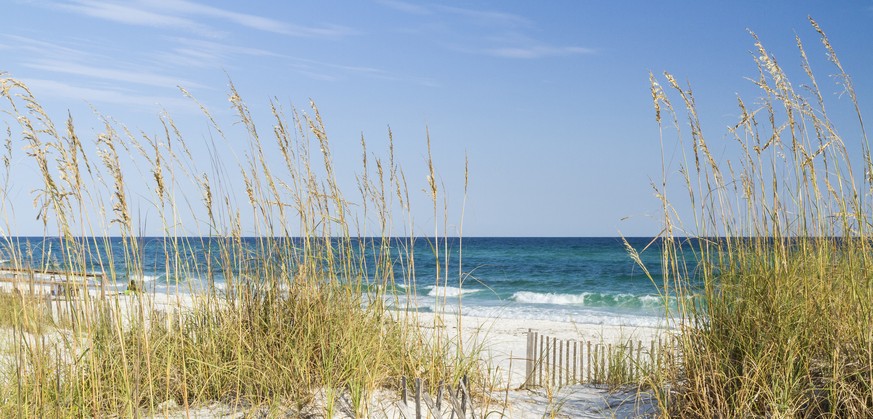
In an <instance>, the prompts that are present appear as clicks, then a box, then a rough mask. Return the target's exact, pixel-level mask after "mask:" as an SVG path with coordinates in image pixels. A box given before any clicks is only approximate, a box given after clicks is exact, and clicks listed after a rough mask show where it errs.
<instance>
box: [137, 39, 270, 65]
mask: <svg viewBox="0 0 873 419" xmlns="http://www.w3.org/2000/svg"><path fill="white" fill-rule="evenodd" d="M166 40H167V41H169V43H170V44H172V45H173V47H171V48H169V49H161V50H158V51H155V52H151V53H148V56H149V57H150V58H151V59H153V61H154V62H156V63H160V64H163V65H165V66H167V65H168V66H172V67H197V68H220V67H232V66H233V63H234V62H236V61H238V60H240V59H246V58H243V57H281V54H278V53H275V52H273V51H268V50H265V49H262V48H252V47H246V46H240V45H233V44H230V43H227V42H213V41H207V40H202V39H193V38H184V37H168V38H166Z"/></svg>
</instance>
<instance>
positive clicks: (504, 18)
mask: <svg viewBox="0 0 873 419" xmlns="http://www.w3.org/2000/svg"><path fill="white" fill-rule="evenodd" d="M436 8H437V9H438V10H442V11H445V12H447V13H450V14H454V15H457V16H461V17H464V18H467V19H469V20H470V21H472V22H474V23H476V24H478V25H492V26H502V27H519V26H532V25H533V23H532V22H531V21H530V20H528V19H527V18H525V17H523V16H519V15H516V14H513V13H506V12H498V11H493V10H476V9H468V8H461V7H451V6H436Z"/></svg>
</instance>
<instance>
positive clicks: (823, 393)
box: [651, 19, 873, 418]
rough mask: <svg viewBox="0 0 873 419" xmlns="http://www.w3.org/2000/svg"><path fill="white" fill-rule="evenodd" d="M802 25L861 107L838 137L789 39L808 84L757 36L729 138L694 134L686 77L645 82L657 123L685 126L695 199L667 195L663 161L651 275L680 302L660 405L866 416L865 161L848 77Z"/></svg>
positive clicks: (870, 387) (872, 379) (714, 411)
mask: <svg viewBox="0 0 873 419" xmlns="http://www.w3.org/2000/svg"><path fill="white" fill-rule="evenodd" d="M810 22H811V24H812V27H813V29H814V30H815V31H816V32H817V34H818V36H819V38H820V41H821V48H822V49H823V50H824V51H823V52H824V53H825V54H826V56H827V59H828V61H829V64H830V65H832V68H831V70H830V71H832V72H835V73H836V75H834V76H833V77H834V79H835V80H836V81H837V83H838V85H839V86H840V87H841V92H839V93H842V95H841V96H840V98H841V100H843V101H845V100H848V101H849V104H850V106H849V107H848V109H850V110H851V109H853V110H854V112H856V115H855V116H854V118H853V117H851V116H850V115H849V116H848V117H847V115H846V114H844V113H843V114H840V115H839V117H840V118H839V119H840V120H841V121H843V122H845V121H849V123H851V121H852V119H854V121H855V123H856V124H857V125H856V126H854V127H848V126H846V127H843V129H844V130H846V131H844V132H852V134H850V135H849V136H848V137H844V136H841V132H840V131H839V130H838V127H837V126H836V124H835V123H834V122H832V119H831V117H832V114H831V113H830V111H831V109H834V108H837V106H835V105H834V104H833V103H831V94H830V92H827V93H826V92H823V91H822V90H821V89H820V84H821V81H820V80H819V79H817V78H816V75H815V73H814V72H813V70H812V66H811V64H810V60H808V56H807V53H806V48H805V47H804V45H803V43H802V42H801V39H800V38H799V37H797V38H796V45H797V51H798V55H799V59H800V63H801V68H802V70H803V73H802V74H803V76H804V77H805V80H803V81H802V84H795V83H792V81H791V80H790V79H789V76H788V74H787V73H786V72H785V71H784V70H783V68H782V67H781V66H780V64H779V63H778V62H777V60H776V57H775V56H774V55H773V54H772V53H771V52H770V51H769V50H767V49H766V48H765V47H764V46H763V44H762V43H761V42H760V40H759V39H758V38H757V37H756V36H755V35H754V34H752V37H753V40H754V45H755V51H754V56H755V58H754V59H755V63H756V64H757V68H758V70H759V74H758V75H757V77H755V78H754V79H753V80H752V82H753V83H754V84H755V85H756V86H757V88H758V89H759V91H760V98H758V99H757V100H756V101H755V102H754V104H752V102H747V101H744V100H743V99H738V107H739V109H738V110H739V114H740V118H739V121H738V122H737V124H736V125H735V126H733V127H731V128H730V130H729V136H728V138H729V141H728V144H727V145H725V144H721V143H718V144H717V145H715V144H714V143H713V142H711V141H710V140H708V139H707V138H706V137H705V135H704V130H703V128H702V123H701V120H700V118H699V115H698V112H697V106H696V104H695V101H694V96H693V94H692V91H691V89H690V88H688V87H684V86H682V85H680V84H679V83H678V82H677V81H676V79H675V78H674V77H673V76H672V75H670V74H664V76H663V80H665V81H662V80H658V79H657V78H655V77H653V78H652V83H651V86H652V97H653V100H654V105H655V110H656V116H657V121H658V123H659V124H660V125H661V126H662V127H663V129H662V133H663V132H664V131H668V130H672V129H675V130H676V131H677V132H680V133H679V134H678V139H679V145H678V149H679V150H682V154H681V159H682V167H681V168H680V170H679V174H680V176H681V178H682V179H683V181H684V184H685V185H684V186H685V190H686V191H687V199H688V202H689V203H690V206H691V207H690V208H688V210H687V211H686V209H685V208H682V209H676V208H674V207H673V206H672V204H671V197H673V198H675V195H671V193H672V192H673V191H675V189H671V190H669V191H668V190H667V182H666V180H667V178H669V177H671V176H672V175H671V173H670V172H669V170H670V169H669V166H668V163H666V160H667V159H668V158H667V157H665V164H664V167H665V181H664V183H662V184H660V185H656V190H657V191H658V194H659V196H660V197H661V199H662V204H663V211H664V221H665V233H664V236H665V237H664V238H663V246H664V253H663V262H664V264H665V274H664V277H663V282H662V286H663V287H664V289H665V293H667V294H669V293H676V294H678V295H679V296H680V298H679V301H680V302H682V304H681V305H680V307H679V309H678V311H676V312H673V313H671V316H673V318H674V319H676V320H677V323H678V324H680V325H681V327H682V328H681V332H682V333H681V335H680V336H679V344H680V356H679V357H678V361H677V364H676V366H675V368H672V369H669V368H668V369H665V370H664V371H662V376H661V377H660V381H659V383H658V384H659V385H658V386H657V388H660V389H662V392H661V394H660V395H659V400H660V403H661V404H662V408H663V409H664V412H666V413H668V414H670V415H675V416H680V417H707V418H709V417H819V416H826V417H871V416H873V307H871V304H873V266H871V262H873V260H871V257H873V254H871V250H873V229H871V221H873V220H871V214H873V212H871V211H873V201H871V196H873V195H871V192H873V177H871V173H873V162H871V154H870V148H869V144H868V140H867V135H866V131H865V128H864V121H863V119H862V115H861V112H860V106H859V105H858V98H857V97H856V93H855V90H854V87H853V85H852V80H851V78H850V77H849V76H848V75H847V73H846V72H845V71H844V69H843V67H842V65H841V63H840V61H839V59H838V58H837V55H836V53H835V52H834V48H833V47H832V46H831V44H830V41H829V40H828V38H827V36H826V35H825V33H824V32H823V31H822V30H821V28H820V27H819V26H818V24H817V23H816V22H815V21H813V20H812V19H810ZM662 83H663V84H662ZM674 102H678V103H677V104H676V106H674ZM844 107H845V106H844ZM682 109H684V111H682ZM850 112H851V111H850ZM680 119H684V120H685V123H680V122H679V121H680ZM686 132H687V133H686ZM689 137H690V140H688V139H687V138H689ZM662 139H663V135H662ZM662 141H663V140H662ZM663 147H664V149H665V151H666V150H667V149H669V148H670V147H667V146H666V145H664V146H663ZM713 149H718V150H726V151H724V152H721V151H720V152H719V153H715V152H713ZM668 192H669V193H668ZM674 201H675V199H674ZM680 214H687V215H688V216H689V217H690V218H692V220H691V221H689V220H687V219H686V220H685V221H686V222H685V223H683V222H682V220H680V217H679V215H680ZM682 236H693V237H695V238H696V239H695V240H689V241H688V242H683V239H682V238H681V237H682ZM683 245H684V246H690V247H691V248H692V249H693V253H694V254H693V255H689V254H688V253H687V252H683V251H682V246H683ZM685 259H688V260H685ZM688 261H697V262H698V263H696V265H695V266H696V270H695V271H693V272H692V271H689V270H687V269H685V266H688V265H687V264H686V262H688Z"/></svg>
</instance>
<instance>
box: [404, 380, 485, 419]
mask: <svg viewBox="0 0 873 419" xmlns="http://www.w3.org/2000/svg"><path fill="white" fill-rule="evenodd" d="M409 384H410V383H408V382H407V378H406V377H401V379H400V396H401V398H402V401H403V404H404V405H406V406H409V403H410V402H411V403H413V406H414V407H415V414H414V416H412V415H410V416H407V414H406V413H404V412H403V411H402V410H401V411H400V414H401V415H402V416H403V417H404V418H406V419H413V418H414V419H421V418H423V417H432V418H445V417H450V418H458V419H466V418H470V419H476V418H477V416H476V412H475V409H473V405H472V404H471V403H470V382H469V381H468V380H467V377H466V376H465V377H464V378H462V379H461V380H460V381H459V382H458V384H457V386H455V388H452V387H451V386H450V385H448V384H446V383H444V382H443V381H440V382H439V384H438V385H437V389H436V395H435V397H432V396H431V394H430V393H428V392H426V391H425V389H424V388H425V387H426V386H425V383H424V381H423V380H422V379H421V378H416V379H414V380H412V383H411V384H412V394H410V393H409ZM410 399H411V400H410ZM444 402H445V403H447V404H444ZM423 413H424V416H423V415H422V414H423ZM446 415H449V416H446Z"/></svg>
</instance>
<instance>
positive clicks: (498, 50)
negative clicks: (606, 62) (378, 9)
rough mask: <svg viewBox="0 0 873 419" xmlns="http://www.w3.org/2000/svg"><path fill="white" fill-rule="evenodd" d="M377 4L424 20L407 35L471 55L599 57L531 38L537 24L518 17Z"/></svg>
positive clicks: (397, 0)
mask: <svg viewBox="0 0 873 419" xmlns="http://www.w3.org/2000/svg"><path fill="white" fill-rule="evenodd" d="M377 3H378V4H381V5H383V6H385V7H388V8H391V9H394V10H397V11H400V12H403V13H407V14H410V15H418V16H420V19H421V20H422V24H419V25H418V26H416V27H415V29H411V30H404V32H408V33H416V34H418V35H421V36H427V37H428V38H430V39H436V40H438V41H437V42H438V43H439V44H440V45H442V46H443V47H445V48H449V49H452V50H455V51H459V52H463V53H467V54H476V55H483V56H490V57H499V58H509V59H528V60H531V59H539V58H548V57H567V56H575V55H587V54H595V53H596V50H595V49H593V48H588V47H584V46H580V45H560V44H555V43H552V42H547V41H544V40H539V39H535V38H534V37H533V36H531V35H529V34H530V33H531V32H532V31H535V30H536V29H537V22H535V21H533V20H531V19H530V18H528V17H525V16H521V15H518V14H514V13H509V12H504V11H495V10H483V9H474V8H468V7H457V6H446V5H442V4H428V3H410V2H406V1H403V0H377Z"/></svg>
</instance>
